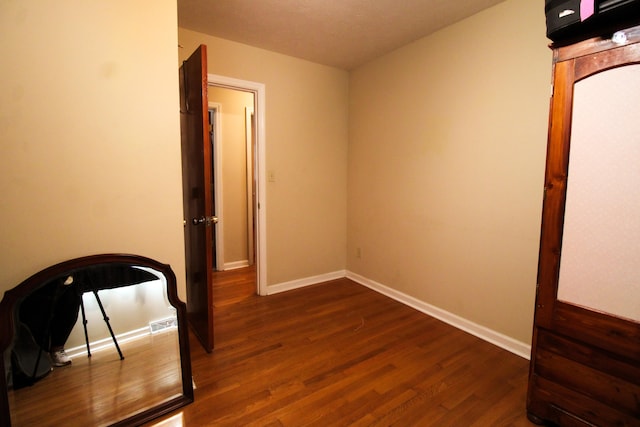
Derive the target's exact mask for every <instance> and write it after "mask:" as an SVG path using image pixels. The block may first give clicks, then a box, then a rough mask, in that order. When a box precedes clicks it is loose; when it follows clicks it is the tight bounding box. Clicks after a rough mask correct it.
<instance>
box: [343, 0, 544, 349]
mask: <svg viewBox="0 0 640 427" xmlns="http://www.w3.org/2000/svg"><path fill="white" fill-rule="evenodd" d="M541 7H542V6H541V5H540V4H538V3H537V2H532V1H530V0H509V1H506V2H504V3H501V4H499V5H497V6H495V7H493V8H491V9H488V10H486V11H484V12H481V13H480V14H478V15H475V16H473V17H471V18H469V19H466V20H464V21H461V22H459V23H457V24H455V25H453V26H450V27H448V28H445V29H444V30H442V31H439V32H437V33H436V34H434V35H432V36H430V37H427V38H424V39H421V40H419V41H417V42H415V43H413V44H410V45H408V46H406V47H404V48H402V49H399V50H397V51H395V52H393V53H391V54H389V55H387V56H384V57H382V58H380V59H378V60H375V61H373V62H371V63H369V64H367V65H365V66H363V67H361V68H359V69H357V70H355V71H354V72H352V73H351V75H350V94H351V95H350V109H349V119H350V121H349V130H350V143H349V169H348V170H349V192H348V201H349V202H348V251H347V254H348V256H347V268H348V269H349V270H350V271H353V272H355V273H357V274H360V275H362V276H364V277H366V278H368V279H371V280H374V281H377V282H379V283H381V284H383V285H386V286H388V287H391V288H394V289H396V290H398V291H401V292H403V293H405V294H408V295H410V296H413V297H415V298H418V299H419V300H421V301H424V302H426V303H428V304H431V305H434V306H436V307H438V308H440V309H443V310H446V311H449V312H451V313H453V314H456V315H458V316H461V317H463V318H465V319H467V320H470V321H472V322H475V323H477V324H479V325H482V326H484V327H487V328H490V329H493V330H495V331H497V332H499V333H502V334H505V335H507V336H509V337H512V338H515V339H516V340H519V341H521V342H523V343H526V344H528V343H530V340H531V328H532V320H533V310H534V293H535V287H536V268H537V256H538V239H539V233H540V217H541V207H542V187H543V174H544V156H545V147H546V127H547V126H546V125H547V111H548V97H549V84H550V69H551V53H550V50H549V49H548V48H547V44H548V41H547V40H546V38H545V26H544V13H543V10H542V9H541ZM358 248H360V251H361V252H360V253H361V257H360V258H358V257H357V249H358Z"/></svg>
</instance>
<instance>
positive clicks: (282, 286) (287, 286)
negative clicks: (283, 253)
mask: <svg viewBox="0 0 640 427" xmlns="http://www.w3.org/2000/svg"><path fill="white" fill-rule="evenodd" d="M346 275H347V272H346V271H345V270H339V271H334V272H333V273H326V274H320V275H318V276H311V277H305V278H303V279H297V280H292V281H290V282H284V283H278V284H277V285H270V286H267V295H273V294H278V293H280V292H286V291H291V290H293V289H298V288H304V287H305V286H311V285H317V284H318V283H322V282H328V281H329V280H335V279H341V278H343V277H346Z"/></svg>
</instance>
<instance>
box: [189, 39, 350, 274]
mask: <svg viewBox="0 0 640 427" xmlns="http://www.w3.org/2000/svg"><path fill="white" fill-rule="evenodd" d="M178 39H179V42H180V45H181V46H182V48H181V49H179V55H180V60H181V61H182V60H184V59H185V58H186V57H188V56H189V55H190V54H191V52H193V51H194V50H195V49H196V47H197V46H198V45H199V44H205V45H207V52H208V61H209V73H211V74H218V75H222V76H228V77H234V78H238V79H244V80H249V81H254V82H259V83H264V84H265V90H266V112H265V114H266V119H265V122H266V141H265V144H266V165H267V166H266V168H267V170H268V171H272V172H273V173H274V174H275V182H268V183H267V190H266V191H267V206H266V209H267V224H266V227H267V229H266V232H267V284H268V285H274V284H281V283H285V282H288V281H292V280H297V279H301V278H307V277H312V276H316V275H321V274H325V273H328V272H334V271H340V270H344V268H345V262H346V261H345V260H346V252H345V251H346V235H347V233H346V203H347V201H346V198H347V197H346V188H347V145H348V144H347V138H348V111H347V110H348V73H347V72H346V71H342V70H338V69H335V68H331V67H326V66H322V65H318V64H314V63H311V62H308V61H303V60H300V59H296V58H292V57H289V56H285V55H280V54H277V53H273V52H269V51H266V50H262V49H257V48H253V47H250V46H246V45H242V44H239V43H234V42H230V41H227V40H223V39H219V38H215V37H210V36H207V35H205V34H201V33H196V32H193V31H188V30H185V29H178Z"/></svg>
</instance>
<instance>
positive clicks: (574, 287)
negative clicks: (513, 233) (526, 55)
mask: <svg viewBox="0 0 640 427" xmlns="http://www.w3.org/2000/svg"><path fill="white" fill-rule="evenodd" d="M553 85H554V86H553V96H552V100H551V114H550V128H549V140H548V147H547V167H546V172H545V198H544V206H543V214H542V233H541V241H540V264H539V269H538V294H537V299H536V312H535V323H534V335H533V345H532V355H531V372H530V378H529V391H528V398H527V410H528V413H529V416H530V419H531V420H532V421H537V422H552V423H555V424H559V425H571V426H593V425H598V426H600V425H601V426H605V425H606V426H609V425H610V426H613V425H616V426H617V425H619V426H640V404H639V402H640V293H639V292H638V289H639V288H638V283H640V246H638V241H640V226H639V225H640V173H638V170H640V169H638V167H639V166H638V165H639V164H640V139H638V134H640V123H639V122H638V117H640V115H639V110H638V106H639V105H640V104H638V99H640V27H636V28H635V29H630V30H628V31H625V32H624V36H623V35H619V36H618V39H617V40H616V38H614V39H613V40H602V39H593V40H588V41H585V42H581V43H578V44H576V45H573V46H567V47H563V48H557V49H555V50H554V78H553ZM609 175H612V177H613V178H609ZM625 213H626V215H627V216H626V217H625Z"/></svg>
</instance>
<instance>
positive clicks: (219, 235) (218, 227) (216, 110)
mask: <svg viewBox="0 0 640 427" xmlns="http://www.w3.org/2000/svg"><path fill="white" fill-rule="evenodd" d="M207 78H208V76H207ZM209 111H213V120H214V123H212V124H213V135H212V138H211V144H212V145H213V147H212V152H213V174H214V177H213V192H214V200H215V211H214V212H213V215H214V216H216V217H217V218H218V222H216V223H214V224H212V226H213V227H215V231H216V232H215V233H214V236H215V239H214V245H215V251H216V254H215V255H216V265H215V267H216V270H218V271H220V270H222V269H223V268H224V245H223V244H222V242H224V227H222V224H224V213H223V210H222V209H221V206H222V200H223V198H222V197H223V193H222V191H223V190H222V144H221V143H220V141H221V135H220V130H221V128H220V125H221V124H220V115H221V113H222V105H220V104H219V103H217V102H210V101H209Z"/></svg>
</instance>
